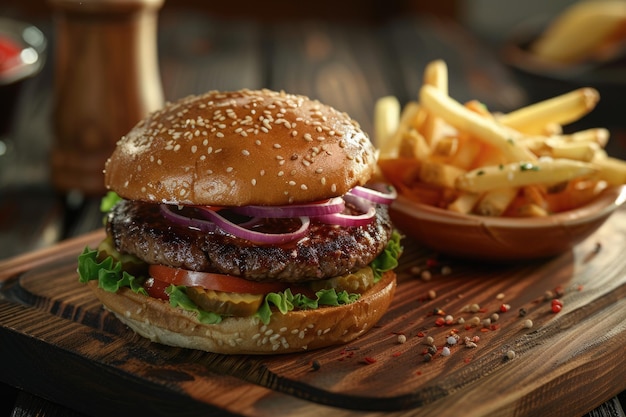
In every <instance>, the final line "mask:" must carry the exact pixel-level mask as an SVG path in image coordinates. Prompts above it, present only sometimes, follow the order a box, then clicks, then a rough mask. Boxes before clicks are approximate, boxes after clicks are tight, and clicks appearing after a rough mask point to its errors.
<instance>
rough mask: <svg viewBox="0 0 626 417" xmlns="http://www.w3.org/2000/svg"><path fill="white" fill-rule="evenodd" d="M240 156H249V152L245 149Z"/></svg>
mask: <svg viewBox="0 0 626 417" xmlns="http://www.w3.org/2000/svg"><path fill="white" fill-rule="evenodd" d="M241 154H242V155H243V156H250V151H248V150H247V149H244V150H242V151H241Z"/></svg>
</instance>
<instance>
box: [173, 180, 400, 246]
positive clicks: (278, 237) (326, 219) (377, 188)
mask: <svg viewBox="0 0 626 417" xmlns="http://www.w3.org/2000/svg"><path fill="white" fill-rule="evenodd" d="M369 187H370V188H367V187H361V186H357V187H354V188H353V189H352V190H350V191H349V192H348V193H347V194H346V195H344V196H343V197H335V198H331V199H329V200H326V201H323V202H319V203H312V204H298V205H292V206H288V205H287V206H244V207H231V208H229V209H230V210H231V211H232V212H234V213H237V214H241V215H245V216H248V217H251V219H250V220H248V221H246V222H244V223H239V224H237V223H234V222H232V221H230V220H228V219H227V218H225V217H224V216H222V215H221V214H219V210H214V208H212V207H208V206H207V207H202V206H194V207H195V209H196V210H198V211H199V212H200V213H198V214H199V215H201V216H203V217H205V218H197V217H190V216H187V215H183V214H180V213H177V212H176V211H175V210H174V208H173V206H171V205H167V204H162V205H161V213H162V214H163V216H164V217H165V218H166V219H168V220H169V221H171V222H172V223H175V224H178V225H181V226H184V227H188V228H190V229H195V230H199V231H201V232H215V231H216V230H218V229H221V230H223V231H225V232H226V233H230V234H232V235H234V236H236V237H238V238H241V239H246V240H250V241H253V242H258V243H265V244H282V243H286V242H290V241H293V240H298V239H300V238H302V237H304V236H305V235H306V233H307V231H308V229H309V225H310V223H311V218H314V219H315V220H317V221H320V222H322V223H326V224H333V225H337V226H342V227H353V226H356V227H358V226H364V225H367V224H369V223H371V222H372V220H373V219H374V216H375V215H376V208H375V207H374V204H390V203H391V202H392V201H393V200H394V199H395V198H396V197H397V193H396V190H395V189H394V188H393V187H392V186H390V185H387V184H384V183H376V184H371V185H370V186H369ZM346 202H348V203H350V204H352V205H354V206H355V207H356V208H357V209H358V210H359V211H360V212H361V214H357V215H353V214H346V213H344V210H345V203H346ZM296 217H297V218H299V219H300V223H301V226H300V227H299V228H298V230H296V231H293V232H288V233H264V232H257V231H254V230H251V229H250V228H252V227H254V226H255V225H256V224H258V223H259V222H261V221H262V220H261V219H262V218H296Z"/></svg>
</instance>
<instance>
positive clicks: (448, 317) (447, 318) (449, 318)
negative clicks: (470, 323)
mask: <svg viewBox="0 0 626 417" xmlns="http://www.w3.org/2000/svg"><path fill="white" fill-rule="evenodd" d="M444 320H445V321H446V324H452V323H454V317H452V316H451V315H450V314H448V315H447V316H446V317H445V318H444Z"/></svg>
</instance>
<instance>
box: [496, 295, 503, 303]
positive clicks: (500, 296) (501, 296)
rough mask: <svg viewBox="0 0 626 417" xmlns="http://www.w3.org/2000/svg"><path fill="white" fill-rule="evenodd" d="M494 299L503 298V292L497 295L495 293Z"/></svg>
mask: <svg viewBox="0 0 626 417" xmlns="http://www.w3.org/2000/svg"><path fill="white" fill-rule="evenodd" d="M496 300H504V293H502V292H501V293H499V294H498V295H496ZM503 305H504V304H503Z"/></svg>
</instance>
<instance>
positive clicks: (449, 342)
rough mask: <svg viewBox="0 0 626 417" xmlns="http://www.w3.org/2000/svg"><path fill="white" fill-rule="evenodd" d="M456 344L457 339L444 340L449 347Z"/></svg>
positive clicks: (449, 337) (450, 337) (452, 337)
mask: <svg viewBox="0 0 626 417" xmlns="http://www.w3.org/2000/svg"><path fill="white" fill-rule="evenodd" d="M456 342H457V338H456V337H454V336H448V338H447V339H446V343H447V344H449V345H456Z"/></svg>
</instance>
